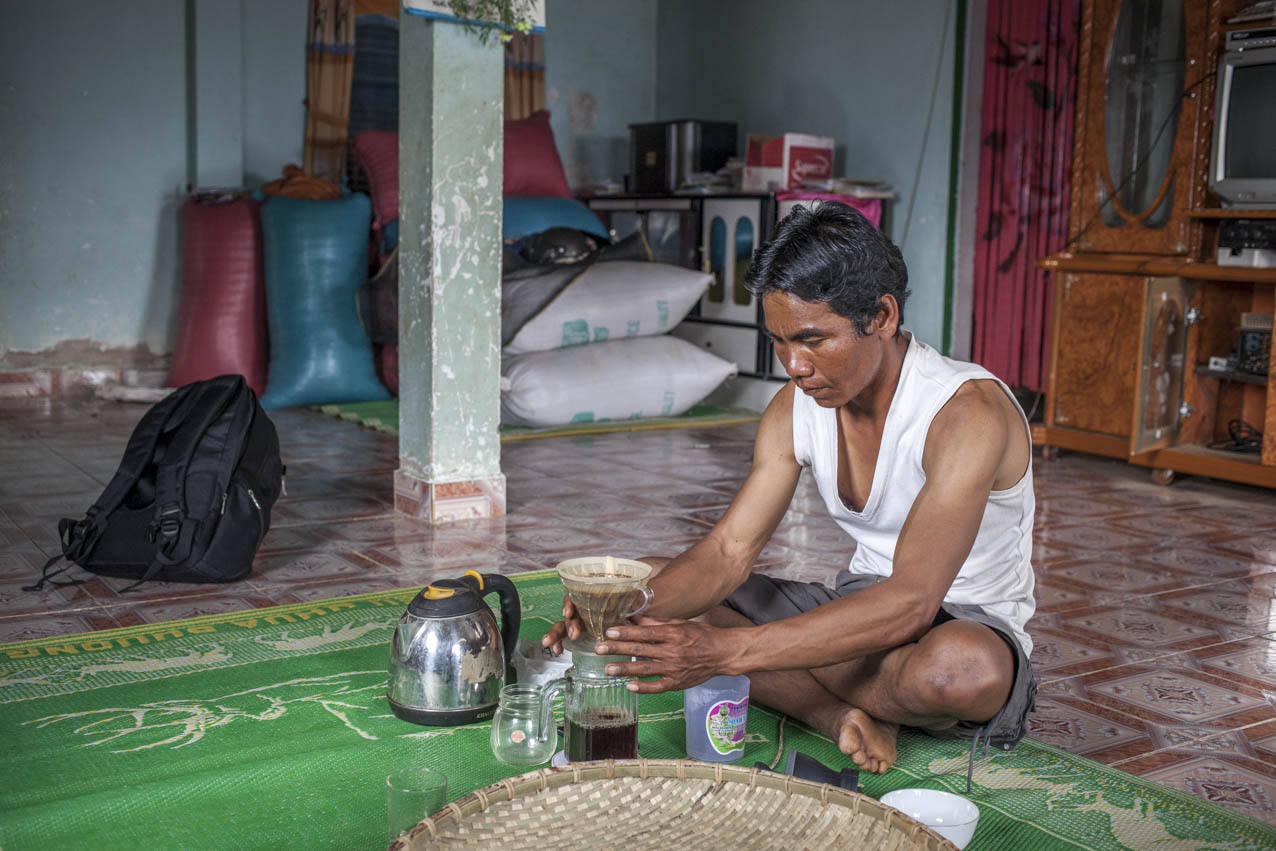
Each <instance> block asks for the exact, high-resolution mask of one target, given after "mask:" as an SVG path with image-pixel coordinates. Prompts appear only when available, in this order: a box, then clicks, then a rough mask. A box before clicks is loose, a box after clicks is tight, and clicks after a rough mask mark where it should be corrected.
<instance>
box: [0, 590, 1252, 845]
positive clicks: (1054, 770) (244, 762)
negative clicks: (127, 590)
mask: <svg viewBox="0 0 1276 851" xmlns="http://www.w3.org/2000/svg"><path fill="white" fill-rule="evenodd" d="M513 579H514V581H515V583H516V585H517V587H518V590H519V593H520V596H521V598H522V603H523V609H524V627H523V635H524V637H527V638H536V637H539V636H540V635H542V634H543V633H544V631H545V629H546V628H547V627H548V626H549V624H550V623H551V622H552V621H553V620H555V619H556V618H557V614H558V612H559V610H560V607H561V605H562V589H561V586H560V585H559V583H558V579H557V577H556V575H555V574H553V573H551V572H541V573H535V574H523V575H520V576H516V577H513ZM417 590H418V589H416V588H411V589H404V590H400V591H384V592H378V593H375V594H367V595H362V596H357V597H346V598H340V599H336V600H328V601H324V602H320V603H304V604H297V605H291V606H281V607H278V608H272V609H258V610H254V611H247V612H241V613H237V614H226V615H212V616H207V617H201V618H194V619H191V620H184V621H176V622H173V623H166V624H151V625H143V626H134V627H126V628H124V629H116V630H109V631H103V632H96V633H86V634H82V635H72V636H57V637H52V638H42V639H35V640H32V641H24V642H18V643H12V644H5V645H0V741H3V742H4V746H3V752H4V761H3V766H4V768H3V779H0V847H3V848H5V849H6V851H20V849H28V848H39V849H46V848H66V847H90V848H95V849H103V848H122V849H123V848H127V849H136V848H148V849H149V848H254V849H255V848H285V847H288V848H314V847H322V848H341V849H363V848H368V849H371V848H380V847H384V846H385V844H386V843H385V793H384V778H385V775H386V774H388V773H389V772H390V771H392V770H393V769H395V768H398V767H401V766H406V765H412V764H423V765H430V766H433V767H436V768H439V769H441V770H443V771H444V772H445V773H446V774H447V776H448V798H449V799H450V800H455V799H457V798H460V797H462V796H464V795H465V794H467V793H469V792H470V791H472V790H474V789H476V788H480V787H483V786H485V785H488V784H490V783H494V782H496V781H498V780H500V779H502V778H504V777H511V776H515V775H518V774H521V773H523V772H524V771H526V770H528V769H524V768H518V767H514V766H507V765H502V764H501V763H499V762H497V761H496V760H495V759H494V758H493V757H492V753H491V750H490V748H489V745H488V730H489V728H488V725H487V724H486V723H484V724H474V725H469V726H463V727H418V726H414V725H412V724H408V723H406V722H403V721H400V720H398V719H397V718H395V717H394V716H393V715H392V714H391V712H390V710H389V707H388V705H387V703H386V699H385V687H386V662H387V654H388V647H389V640H390V635H391V632H392V628H393V624H394V623H395V622H396V620H397V619H398V617H399V616H400V614H402V612H403V610H404V608H405V606H406V605H407V603H408V601H409V600H410V599H411V598H412V596H413V595H414V594H415V593H416V591H417ZM641 712H642V718H641V723H640V724H639V750H640V754H641V755H642V756H644V757H648V758H651V759H672V758H678V757H682V756H684V755H685V752H684V750H683V747H684V734H683V719H682V698H681V694H680V693H673V694H665V695H645V696H643V698H642V700H641ZM778 740H779V718H778V717H777V715H776V714H775V713H773V712H771V711H769V710H767V709H766V708H765V707H763V706H761V705H758V704H754V705H753V706H752V707H751V709H750V712H749V725H748V731H747V739H746V741H747V744H746V748H745V754H744V757H743V759H742V760H741V761H740V764H742V765H752V764H753V763H754V761H756V760H762V761H764V762H768V763H769V762H771V761H772V760H773V759H775V758H776V756H777V744H778ZM784 747H785V749H789V748H797V749H799V750H801V751H803V752H805V753H808V754H810V755H812V756H814V757H815V758H817V759H819V760H821V761H822V762H824V763H825V764H827V765H832V766H837V767H841V766H844V765H847V764H848V762H847V760H846V758H845V757H843V756H842V755H841V754H840V753H839V752H838V750H837V748H836V747H835V746H834V745H833V744H832V743H831V742H830V741H828V740H827V739H825V738H823V737H822V736H819V735H817V734H815V733H813V732H811V731H809V730H807V729H805V728H803V727H802V726H800V725H798V724H796V723H793V722H789V723H788V724H787V725H786V726H785V729H784ZM965 772H966V749H965V747H964V746H963V745H962V744H961V743H960V742H951V741H939V740H936V739H932V738H930V737H928V736H924V735H921V734H905V735H903V736H901V738H900V742H899V761H898V763H897V764H896V767H895V768H894V769H892V770H891V771H889V772H888V773H886V774H884V775H881V776H877V775H864V776H863V777H862V782H863V791H865V792H866V793H867V794H869V795H872V796H874V797H877V796H880V795H881V794H883V793H885V792H887V791H889V790H892V789H898V788H902V787H909V786H925V787H930V788H935V789H947V790H950V791H956V792H962V791H964V786H965ZM974 782H975V786H974V793H973V795H972V797H973V799H974V801H975V803H977V804H978V805H979V807H980V809H981V811H982V815H981V817H980V820H979V827H978V830H977V831H976V833H975V836H974V839H973V840H972V842H971V843H970V845H969V846H967V847H968V848H970V849H971V851H981V849H1004V851H1023V849H1033V851H1036V849H1043V848H1077V849H1086V851H1097V850H1098V849H1114V848H1137V849H1145V848H1156V849H1167V848H1174V849H1180V848H1184V849H1185V848H1210V849H1223V848H1227V849H1260V848H1265V849H1271V848H1273V847H1276V829H1273V828H1272V827H1270V826H1268V825H1264V824H1262V823H1260V822H1258V821H1255V820H1253V819H1250V818H1247V817H1245V816H1242V815H1238V814H1235V813H1232V812H1230V811H1228V810H1225V809H1222V808H1220V807H1218V806H1215V805H1213V804H1210V803H1207V802H1205V801H1202V800H1199V799H1197V798H1193V797H1191V796H1189V795H1185V794H1183V793H1180V792H1177V791H1175V790H1173V789H1170V788H1168V787H1165V786H1162V785H1160V784H1157V783H1153V782H1150V781H1146V780H1141V779H1139V778H1137V777H1133V776H1131V775H1128V774H1125V773H1123V772H1121V771H1117V770H1115V769H1111V768H1107V767H1105V766H1102V765H1099V764H1098V763H1095V762H1092V761H1090V760H1087V759H1084V758H1081V757H1077V756H1073V755H1071V754H1068V753H1064V752H1062V751H1059V750H1057V749H1055V748H1052V747H1048V746H1046V745H1043V744H1039V743H1037V742H1034V741H1031V740H1025V741H1023V742H1021V743H1020V744H1019V746H1018V747H1017V748H1015V749H1014V750H1013V751H1009V752H999V753H995V754H992V755H990V756H989V758H988V759H987V760H986V761H983V762H980V763H979V764H978V765H977V766H976V770H975V775H974Z"/></svg>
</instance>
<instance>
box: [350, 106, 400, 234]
mask: <svg viewBox="0 0 1276 851" xmlns="http://www.w3.org/2000/svg"><path fill="white" fill-rule="evenodd" d="M354 153H355V156H357V157H358V158H359V164H360V165H362V166H363V170H364V172H365V173H366V174H367V175H368V189H369V190H370V192H371V194H372V226H373V227H374V228H377V229H378V230H380V229H381V228H384V227H385V226H386V225H388V224H390V222H392V221H394V220H395V219H397V218H398V217H399V134H398V132H397V131H395V130H361V131H359V132H358V133H356V134H355V136H354Z"/></svg>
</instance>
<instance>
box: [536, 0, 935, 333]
mask: <svg viewBox="0 0 1276 851" xmlns="http://www.w3.org/2000/svg"><path fill="white" fill-rule="evenodd" d="M951 5H955V0H894V2H891V3H878V2H874V0H792V2H789V3H786V4H783V5H778V4H775V3H774V2H772V1H771V0H662V2H661V3H660V5H659V9H658V15H657V46H658V53H657V62H656V67H657V77H656V79H657V84H656V112H657V114H658V118H660V119H673V118H706V119H724V120H730V121H735V122H737V123H738V124H739V126H740V132H741V148H740V150H741V151H743V136H744V133H746V132H758V133H763V134H768V135H770V134H778V133H782V132H785V131H794V132H803V133H813V134H817V135H823V136H832V137H833V138H834V139H836V140H837V146H838V148H837V157H836V162H835V165H834V169H835V172H834V173H835V174H843V175H846V176H849V177H860V178H871V179H882V180H886V181H889V182H890V184H891V185H892V186H893V187H894V188H895V191H896V193H898V196H899V197H898V200H897V201H895V202H893V203H892V206H891V211H890V216H889V221H888V227H887V230H888V233H889V234H890V236H891V238H892V239H894V240H895V241H896V242H897V243H900V244H901V248H902V249H903V252H904V259H905V260H906V261H907V263H908V268H909V280H910V288H911V289H912V291H913V295H912V299H911V301H910V302H909V303H908V305H907V307H906V309H905V318H906V325H907V326H908V327H909V328H911V329H912V330H914V331H916V332H917V334H918V336H919V337H920V338H921V339H923V340H925V341H927V342H930V343H931V344H933V345H936V346H938V345H939V344H940V341H941V339H942V331H943V323H944V265H945V244H946V227H947V199H948V180H949V149H950V138H951V129H952V124H951V121H952V104H951V100H952V91H953V77H952V70H953V69H952V65H953V31H954V30H955V28H956V15H955V13H953V14H950V15H949V17H948V22H947V35H946V36H945V12H946V11H948V10H950V9H949V7H950V6H951ZM551 26H552V23H551ZM937 69H938V77H937V76H936V72H937ZM936 86H937V88H936ZM932 91H935V92H936V93H937V98H936V100H935V106H934V111H933V117H932V119H931V123H930V129H929V134H928V137H927V139H926V141H925V143H923V138H924V136H927V133H926V118H927V113H928V111H929V110H930V105H931V92H932ZM919 163H920V171H919ZM914 190H916V197H915V200H913V201H912V203H911V204H910V197H911V196H913V193H914ZM910 212H911V219H910Z"/></svg>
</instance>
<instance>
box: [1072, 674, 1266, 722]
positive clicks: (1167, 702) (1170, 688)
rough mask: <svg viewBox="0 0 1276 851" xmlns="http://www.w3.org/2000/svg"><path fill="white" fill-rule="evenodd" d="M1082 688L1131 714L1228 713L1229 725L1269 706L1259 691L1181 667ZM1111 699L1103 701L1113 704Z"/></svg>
mask: <svg viewBox="0 0 1276 851" xmlns="http://www.w3.org/2000/svg"><path fill="white" fill-rule="evenodd" d="M1085 688H1086V692H1087V694H1088V695H1089V696H1090V697H1091V698H1093V699H1096V700H1098V699H1099V698H1100V697H1101V696H1107V697H1109V698H1111V699H1112V700H1114V701H1116V702H1117V703H1118V704H1119V705H1121V706H1124V707H1126V708H1127V711H1130V712H1131V713H1133V714H1139V715H1141V716H1142V717H1147V715H1146V713H1154V714H1155V715H1158V716H1161V717H1165V718H1171V719H1174V720H1176V721H1180V722H1185V723H1190V724H1202V723H1205V722H1210V721H1217V720H1218V719H1220V718H1223V717H1224V716H1228V723H1229V726H1231V727H1237V726H1242V725H1244V724H1246V723H1252V722H1253V721H1256V720H1260V719H1262V718H1265V717H1267V714H1268V713H1267V712H1265V711H1264V710H1268V711H1270V710H1271V708H1272V705H1271V703H1269V702H1268V700H1267V698H1266V697H1265V696H1264V695H1263V694H1262V693H1261V692H1256V691H1255V690H1253V689H1249V688H1246V687H1244V686H1239V685H1238V686H1234V687H1232V688H1229V687H1227V686H1224V685H1221V684H1220V683H1219V682H1217V681H1211V680H1208V679H1206V678H1205V677H1202V676H1198V675H1195V674H1194V673H1192V672H1188V671H1184V670H1181V669H1179V670H1152V671H1143V672H1139V673H1135V674H1131V675H1128V676H1121V677H1117V678H1114V679H1109V680H1106V681H1104V682H1099V683H1088V684H1087V685H1086V687H1085ZM1112 700H1110V701H1106V702H1105V703H1106V705H1113V703H1112ZM1138 710H1143V712H1141V713H1140V712H1138ZM1250 713H1257V714H1250Z"/></svg>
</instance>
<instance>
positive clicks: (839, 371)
mask: <svg viewBox="0 0 1276 851" xmlns="http://www.w3.org/2000/svg"><path fill="white" fill-rule="evenodd" d="M762 307H763V310H765V312H766V329H767V332H768V333H769V334H770V335H771V339H772V341H773V342H774V343H775V353H776V356H777V357H779V359H780V363H782V364H784V370H785V371H786V372H787V373H788V374H789V377H790V378H792V379H793V381H794V383H795V384H796V385H797V387H798V389H799V390H801V391H802V392H803V393H805V394H806V395H808V396H810V397H811V398H812V399H814V400H815V403H816V404H817V405H819V406H821V407H823V408H835V407H838V406H840V405H845V404H846V403H847V402H849V401H851V400H852V399H854V398H856V397H857V396H859V395H860V393H862V392H863V391H864V389H865V388H866V387H867V386H868V385H869V383H870V382H871V380H872V379H873V377H874V376H875V375H876V374H877V372H878V369H879V367H880V365H881V362H882V357H883V348H884V347H883V344H882V341H881V340H880V339H879V338H878V336H877V335H875V334H871V333H870V334H868V335H866V336H863V337H861V336H860V334H859V332H858V331H856V330H855V324H854V323H853V322H851V320H849V319H847V318H846V317H845V316H840V315H838V314H837V313H834V312H833V310H832V309H831V308H829V306H828V305H827V304H825V303H824V302H819V301H803V300H802V299H800V298H798V297H797V296H795V295H792V294H790V293H785V292H780V291H778V290H772V291H771V292H769V293H767V294H766V295H765V296H763V298H762ZM874 327H875V326H874ZM870 330H873V329H872V328H870Z"/></svg>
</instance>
